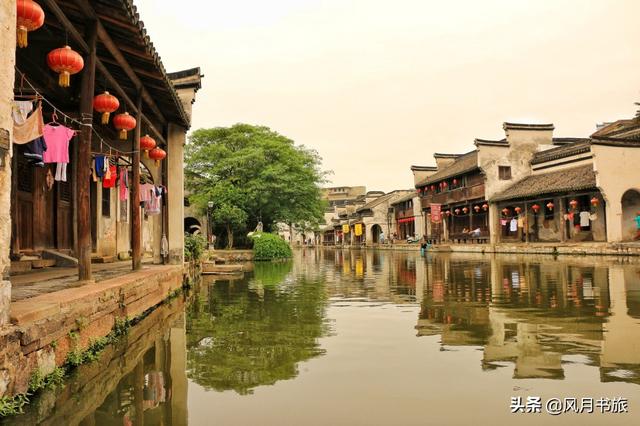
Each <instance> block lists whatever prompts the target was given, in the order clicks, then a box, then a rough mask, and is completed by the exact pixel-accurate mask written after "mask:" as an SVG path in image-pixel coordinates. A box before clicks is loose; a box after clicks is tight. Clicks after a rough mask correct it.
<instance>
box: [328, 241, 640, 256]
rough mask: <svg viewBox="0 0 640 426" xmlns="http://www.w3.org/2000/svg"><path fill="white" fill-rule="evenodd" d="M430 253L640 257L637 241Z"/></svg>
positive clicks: (442, 247)
mask: <svg viewBox="0 0 640 426" xmlns="http://www.w3.org/2000/svg"><path fill="white" fill-rule="evenodd" d="M326 247H328V248H351V249H380V250H398V251H419V250H420V245H419V244H383V245H375V246H353V247H351V246H326ZM429 251H431V252H436V253H439V252H445V253H516V254H550V255H580V256H585V255H593V256H640V244H638V243H557V244H553V243H528V244H508V243H503V244H471V243H469V244H446V243H445V244H438V245H434V246H430V247H429Z"/></svg>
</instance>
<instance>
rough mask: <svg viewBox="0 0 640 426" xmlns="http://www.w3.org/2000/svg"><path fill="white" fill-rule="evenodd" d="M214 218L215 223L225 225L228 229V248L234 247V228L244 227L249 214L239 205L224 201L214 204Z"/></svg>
mask: <svg viewBox="0 0 640 426" xmlns="http://www.w3.org/2000/svg"><path fill="white" fill-rule="evenodd" d="M212 219H213V222H214V223H217V224H220V225H223V226H224V227H225V230H226V231H227V248H228V249H231V248H233V230H234V229H244V225H245V223H246V221H247V214H246V213H245V212H244V210H242V209H241V208H239V207H236V206H233V205H231V204H227V203H222V204H219V205H217V206H214V210H213V214H212Z"/></svg>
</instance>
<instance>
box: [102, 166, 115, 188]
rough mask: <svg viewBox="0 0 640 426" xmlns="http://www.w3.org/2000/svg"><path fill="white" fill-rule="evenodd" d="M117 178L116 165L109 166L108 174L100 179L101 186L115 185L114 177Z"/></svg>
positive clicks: (111, 186) (109, 186)
mask: <svg viewBox="0 0 640 426" xmlns="http://www.w3.org/2000/svg"><path fill="white" fill-rule="evenodd" d="M117 178H118V169H117V167H116V166H109V173H108V176H106V175H105V177H104V178H103V179H102V187H103V188H113V187H114V186H116V179H117Z"/></svg>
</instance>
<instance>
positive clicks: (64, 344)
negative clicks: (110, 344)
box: [0, 265, 183, 397]
mask: <svg viewBox="0 0 640 426" xmlns="http://www.w3.org/2000/svg"><path fill="white" fill-rule="evenodd" d="M182 284H183V268H182V266H170V265H165V266H153V267H149V268H146V269H143V270H141V271H136V272H132V273H129V274H127V275H124V276H119V277H116V278H111V279H107V280H104V281H100V282H96V283H90V284H86V285H83V286H80V287H73V288H67V289H64V290H61V291H56V292H54V293H48V294H42V295H40V296H36V297H32V298H29V299H24V300H20V301H17V302H14V303H12V304H11V313H10V320H11V324H12V325H11V326H9V327H4V328H3V329H2V330H1V331H0V397H2V396H12V395H16V394H23V393H25V392H27V390H28V386H29V380H30V378H31V377H32V375H33V374H35V373H36V372H38V373H39V374H40V375H43V376H46V375H47V374H50V373H52V372H53V371H54V369H55V368H56V367H58V366H61V365H63V364H65V362H66V361H67V358H68V356H69V354H70V353H73V352H78V351H82V350H85V349H86V348H88V347H89V346H90V345H91V343H92V342H94V341H96V340H97V339H100V338H103V337H105V336H107V335H108V334H109V333H110V332H111V330H112V329H113V328H114V326H115V325H116V324H117V322H118V321H124V320H131V319H134V318H136V317H139V316H140V315H141V314H143V313H145V312H147V311H148V310H149V309H151V308H153V307H155V306H157V305H159V304H160V303H162V302H163V301H164V300H165V299H167V298H168V297H169V296H170V295H171V294H173V293H175V292H176V291H177V290H179V289H180V288H181V287H182Z"/></svg>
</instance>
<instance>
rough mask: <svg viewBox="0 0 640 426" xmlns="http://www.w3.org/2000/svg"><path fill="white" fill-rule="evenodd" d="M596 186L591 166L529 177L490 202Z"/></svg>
mask: <svg viewBox="0 0 640 426" xmlns="http://www.w3.org/2000/svg"><path fill="white" fill-rule="evenodd" d="M595 186H596V174H595V172H594V171H593V166H592V165H591V164H588V165H585V166H579V167H574V168H571V169H563V170H558V171H555V172H549V173H543V174H539V175H531V176H528V177H526V178H524V179H522V180H521V181H519V182H516V183H515V184H513V185H512V186H510V187H509V188H507V189H506V190H505V191H503V192H502V193H500V194H498V195H496V196H494V197H493V198H492V199H491V201H503V200H513V199H517V198H527V197H534V196H537V195H544V194H553V193H558V192H569V191H578V190H581V189H591V188H595Z"/></svg>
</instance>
